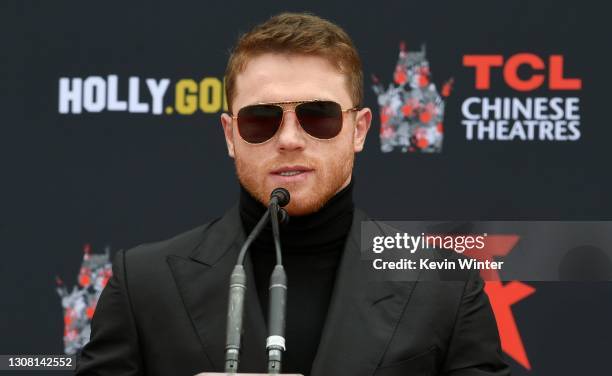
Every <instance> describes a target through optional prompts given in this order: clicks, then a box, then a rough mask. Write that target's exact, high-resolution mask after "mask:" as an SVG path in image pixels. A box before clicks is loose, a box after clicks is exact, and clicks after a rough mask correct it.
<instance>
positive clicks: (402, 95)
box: [372, 42, 453, 153]
mask: <svg viewBox="0 0 612 376" xmlns="http://www.w3.org/2000/svg"><path fill="white" fill-rule="evenodd" d="M372 79H373V82H374V84H373V85H372V89H373V90H374V92H375V93H376V95H377V96H378V105H379V107H380V147H381V150H382V151H383V152H385V153H388V152H391V151H394V150H400V151H401V152H414V153H418V152H422V153H439V152H441V151H442V141H443V139H444V126H443V119H444V100H443V98H446V97H448V96H449V95H450V92H451V88H452V84H453V80H452V79H450V80H448V81H447V82H446V83H445V84H444V85H443V86H442V91H441V93H439V92H438V90H437V89H436V85H435V84H434V83H433V82H432V80H431V71H430V69H429V62H428V61H427V59H426V54H425V46H424V45H423V46H421V50H420V51H407V50H406V46H405V44H404V42H401V43H400V52H399V59H398V61H397V65H396V66H395V72H394V73H393V82H392V83H390V84H389V86H388V88H387V90H385V89H384V87H383V85H382V83H381V82H380V80H379V79H378V77H376V76H372Z"/></svg>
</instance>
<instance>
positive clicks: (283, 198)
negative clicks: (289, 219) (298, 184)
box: [270, 187, 291, 207]
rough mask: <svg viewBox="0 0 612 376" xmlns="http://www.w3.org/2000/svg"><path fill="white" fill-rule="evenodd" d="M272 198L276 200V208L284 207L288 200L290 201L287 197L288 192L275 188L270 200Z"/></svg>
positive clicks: (288, 196) (289, 197)
mask: <svg viewBox="0 0 612 376" xmlns="http://www.w3.org/2000/svg"><path fill="white" fill-rule="evenodd" d="M272 197H276V198H277V200H278V206H281V207H283V206H286V205H287V204H288V203H289V200H290V199H291V196H290V195H289V191H288V190H286V189H285V188H280V187H279V188H276V189H274V190H273V191H272V194H270V198H272Z"/></svg>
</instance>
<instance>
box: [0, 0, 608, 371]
mask: <svg viewBox="0 0 612 376" xmlns="http://www.w3.org/2000/svg"><path fill="white" fill-rule="evenodd" d="M1 9H2V11H1V14H2V16H1V22H0V24H1V25H2V26H0V28H1V29H0V30H1V31H2V32H1V35H2V36H1V38H2V42H3V43H2V48H1V49H0V51H1V52H0V54H1V62H0V66H1V67H2V86H1V89H2V96H1V98H2V99H1V100H0V103H1V106H2V115H1V116H2V117H1V119H2V124H1V126H0V157H1V158H0V166H1V170H0V179H1V180H0V252H2V253H1V254H2V258H1V260H2V261H1V264H0V278H1V280H0V282H1V283H0V289H1V290H0V291H1V294H0V307H1V309H0V354H28V353H29V354H32V353H40V354H43V353H49V354H51V353H55V354H60V353H62V352H63V350H64V349H63V343H62V330H63V319H62V315H63V313H62V307H61V303H60V298H59V296H58V295H57V293H56V291H55V277H56V276H61V277H62V278H63V280H64V282H65V283H66V285H68V286H72V285H74V284H75V283H76V282H77V281H76V277H75V276H76V274H77V273H78V271H79V267H80V264H81V261H82V249H83V246H84V244H91V246H92V248H93V252H94V253H100V252H102V250H103V249H104V247H106V246H109V247H110V249H111V251H112V252H113V253H114V252H115V251H117V250H119V249H127V248H130V247H132V246H134V245H137V244H139V243H142V242H150V241H155V240H160V239H164V238H167V237H170V236H172V235H174V234H177V233H179V232H182V231H184V230H186V229H189V228H192V227H195V226H196V225H198V224H201V223H204V222H205V221H208V220H210V219H212V218H214V217H216V216H219V215H221V214H222V213H223V212H224V211H225V209H227V208H228V207H229V206H230V205H231V204H232V203H233V202H234V201H235V200H236V198H237V193H238V189H237V184H236V178H235V175H234V171H233V164H232V161H231V159H229V158H228V157H227V154H226V148H225V144H224V142H223V135H222V131H221V127H220V124H219V114H220V112H214V113H212V114H206V113H203V112H202V111H196V112H195V113H194V114H192V115H181V114H177V113H176V112H175V113H173V114H161V115H154V114H151V113H129V112H112V111H107V110H104V111H102V112H100V113H89V112H87V111H83V112H82V113H80V114H63V113H60V112H59V110H58V103H59V101H60V98H59V96H60V94H59V79H60V78H61V77H68V78H75V77H77V78H83V79H85V78H87V77H90V76H100V77H102V78H103V79H107V77H108V76H109V75H116V76H117V77H118V80H119V97H120V98H121V99H126V98H127V96H128V92H127V90H128V84H127V81H128V78H129V77H131V76H134V77H139V78H140V81H141V83H140V85H141V86H140V89H141V98H142V100H143V101H150V98H148V97H147V91H146V86H145V84H144V80H145V79H146V78H155V79H158V80H159V79H161V78H168V79H169V80H170V86H169V88H168V93H167V96H166V97H165V99H164V108H165V107H166V106H168V105H170V106H171V105H172V104H173V103H174V102H173V101H174V99H173V97H174V88H175V86H174V85H175V84H176V83H177V82H178V81H179V80H181V79H193V80H195V81H196V82H200V80H201V79H202V78H204V77H216V78H218V79H222V76H223V71H224V68H225V63H226V59H227V56H228V49H229V48H230V47H231V46H232V44H233V42H234V41H235V40H236V38H237V36H238V34H239V33H240V32H243V31H246V30H247V29H248V28H249V27H250V26H253V25H254V24H256V23H258V22H261V21H263V20H265V19H266V18H268V17H269V16H271V15H273V14H275V13H278V12H280V11H287V10H288V11H302V10H307V11H311V12H314V13H315V14H317V15H320V16H323V17H326V18H329V19H331V20H332V21H334V22H337V23H338V24H340V25H341V26H342V27H344V28H345V29H346V30H347V31H348V33H349V34H350V35H351V36H352V38H353V39H354V42H355V44H356V45H357V47H358V49H359V51H360V54H361V56H362V59H363V64H364V74H365V78H366V82H365V83H366V87H365V93H366V98H365V104H366V105H368V106H370V107H371V108H372V109H373V111H374V115H375V117H374V123H373V126H372V129H371V132H370V135H369V137H368V140H367V143H366V148H365V151H364V152H363V153H362V154H360V155H359V156H358V158H357V163H356V168H355V174H354V176H355V180H356V190H355V200H356V202H357V203H358V205H359V206H360V207H362V208H363V209H365V210H366V211H367V212H368V213H369V214H370V215H371V216H373V217H376V218H382V219H397V220H402V219H405V220H415V219H505V220H509V219H530V220H537V219H551V220H557V219H558V220H587V219H588V220H609V219H610V217H611V213H612V200H610V198H609V192H610V189H611V188H612V181H611V177H610V168H609V157H608V150H609V149H608V148H609V145H610V138H611V137H612V130H611V129H610V127H609V121H608V116H607V110H608V108H609V105H607V103H606V102H607V98H608V95H609V92H610V79H609V73H608V72H609V71H608V69H607V68H608V65H607V64H608V61H609V55H610V53H609V47H610V27H609V20H607V19H606V18H607V16H606V12H605V9H599V8H598V5H597V2H595V1H580V2H578V1H575V0H574V1H565V0H564V1H537V2H535V1H506V2H499V1H498V2H492V1H474V2H457V1H444V2H416V1H397V2H389V1H368V2H359V3H355V2H342V3H340V2H338V3H331V2H325V1H309V2H302V3H293V2H291V3H290V2H264V1H258V2H248V3H247V2H245V3H242V4H241V3H239V2H232V1H224V2H208V1H207V2H196V1H192V2H170V1H151V2H147V3H139V4H132V3H126V2H116V3H115V2H97V3H95V2H94V3H92V2H76V1H75V2H72V1H63V2H22V1H15V2H9V3H6V2H5V3H3V5H2V6H1ZM400 41H405V42H406V44H407V46H408V50H417V49H418V48H420V46H421V44H426V46H427V60H428V61H429V63H430V67H431V71H432V79H433V81H434V82H435V83H436V84H437V85H438V87H439V86H441V85H442V83H443V82H444V81H445V80H446V79H447V78H450V77H453V78H454V88H453V92H452V94H451V95H450V97H448V98H447V99H446V113H445V117H444V130H445V133H444V148H443V150H442V152H441V153H433V154H418V153H401V152H392V153H383V152H381V150H380V140H379V137H378V132H379V126H380V121H379V108H378V105H377V98H376V96H375V94H374V92H373V91H372V90H371V88H370V86H371V85H372V80H371V79H370V76H371V75H372V74H376V75H377V76H378V77H380V78H381V80H382V81H383V83H384V84H385V86H386V85H387V83H389V82H391V80H392V73H393V69H394V67H395V64H396V62H397V54H398V46H399V43H400ZM517 53H532V54H535V55H537V56H540V57H542V58H543V59H544V60H545V61H546V59H547V58H548V56H550V55H553V54H559V55H563V56H564V59H565V60H564V62H565V63H564V69H565V76H566V77H576V78H580V79H581V80H582V90H580V91H573V92H572V91H562V92H555V91H551V90H550V89H548V88H547V87H546V85H544V86H543V87H542V88H540V89H537V90H535V91H534V92H530V93H522V92H520V93H519V92H517V91H515V90H513V89H512V88H510V87H508V86H507V85H506V84H505V83H504V81H503V79H502V75H501V74H500V70H499V69H497V70H494V71H493V73H492V75H491V90H489V91H486V92H481V91H479V90H476V89H475V86H474V69H473V68H469V67H465V66H463V64H462V58H463V56H464V55H470V54H476V55H484V54H497V55H503V56H504V58H508V57H510V56H512V55H514V54H517ZM519 75H523V77H526V76H528V75H529V69H527V71H525V70H523V71H519ZM473 96H476V97H485V96H488V97H494V96H499V97H506V96H507V97H520V98H525V97H530V96H531V97H534V96H543V97H552V96H561V97H569V96H572V97H579V98H580V110H579V113H580V116H581V119H580V131H581V137H580V139H579V140H577V141H573V142H569V141H518V140H515V141H477V140H467V139H466V136H465V127H464V126H463V125H462V124H461V121H462V120H463V115H462V113H461V104H462V102H463V100H465V99H466V98H468V97H473ZM526 283H528V284H529V285H530V286H532V287H534V288H535V289H536V291H535V293H534V294H532V295H530V296H529V297H527V298H525V299H524V300H522V301H520V302H518V303H517V304H515V305H513V306H512V311H513V313H514V317H515V319H516V324H517V327H518V329H519V331H520V335H521V337H522V340H523V344H524V348H525V351H526V354H527V356H528V358H529V363H530V368H531V369H530V370H528V369H527V368H526V367H524V365H521V364H519V363H518V362H517V361H516V360H515V359H512V358H511V357H508V360H509V362H510V363H511V364H512V367H513V372H514V374H515V375H528V374H534V375H574V374H585V375H603V374H608V373H609V372H610V369H611V367H610V364H609V354H610V348H611V340H612V323H611V322H610V317H612V285H610V283H553V282H547V283H544V282H539V283H536V282H526ZM57 374H59V373H57Z"/></svg>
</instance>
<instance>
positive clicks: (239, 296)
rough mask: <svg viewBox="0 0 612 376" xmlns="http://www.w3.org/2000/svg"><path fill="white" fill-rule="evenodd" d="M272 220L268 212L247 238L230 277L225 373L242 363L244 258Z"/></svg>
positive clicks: (244, 292) (244, 285) (245, 284)
mask: <svg viewBox="0 0 612 376" xmlns="http://www.w3.org/2000/svg"><path fill="white" fill-rule="evenodd" d="M269 219H270V210H269V209H268V210H266V212H265V213H264V215H263V216H262V217H261V219H260V220H259V222H257V225H255V228H253V231H251V233H250V234H249V236H248V237H247V238H246V240H245V242H244V244H243V245H242V248H241V249H240V253H239V254H238V260H237V261H236V266H234V270H232V274H231V276H230V288H229V303H228V307H227V328H226V341H225V372H226V373H235V372H236V371H238V364H239V362H240V345H241V343H242V319H243V317H244V297H245V294H246V288H247V280H246V272H245V271H244V258H245V256H246V252H247V250H248V249H249V246H250V245H251V243H252V242H253V240H255V238H256V237H257V235H259V233H261V230H263V228H264V227H265V226H266V223H267V222H268V220H269Z"/></svg>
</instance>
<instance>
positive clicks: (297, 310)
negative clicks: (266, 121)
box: [240, 182, 353, 375]
mask: <svg viewBox="0 0 612 376" xmlns="http://www.w3.org/2000/svg"><path fill="white" fill-rule="evenodd" d="M352 191H353V183H352V182H351V183H350V184H349V185H348V186H347V187H345V188H344V189H342V190H341V191H340V192H338V193H337V194H336V195H335V196H334V197H332V198H331V199H330V200H329V201H328V202H327V204H325V206H323V208H321V209H320V210H319V211H317V212H316V213H313V214H309V215H306V216H299V217H291V218H290V220H289V223H288V224H285V225H282V226H281V229H280V234H281V247H282V251H283V265H284V267H285V271H286V272H287V280H288V284H287V286H288V289H287V323H286V337H285V338H286V341H287V351H286V352H285V354H284V359H283V370H282V371H283V372H290V373H302V374H304V375H309V374H310V369H311V367H312V363H313V361H314V358H315V355H316V353H317V348H318V346H319V342H320V340H321V334H322V331H323V325H324V323H325V318H326V316H327V310H328V307H329V303H330V298H331V295H332V290H333V287H334V281H335V277H336V271H337V268H338V265H339V264H340V258H341V256H342V252H343V250H344V244H345V242H346V238H347V235H348V232H349V230H350V228H351V223H352V220H353V198H352ZM265 210H266V208H265V207H264V206H263V205H262V204H261V203H260V202H259V201H257V200H256V199H255V198H253V197H252V196H251V195H250V194H249V193H248V191H246V190H245V189H244V188H243V187H242V186H241V193H240V217H241V219H242V224H243V227H244V230H245V233H246V234H249V233H250V232H251V230H252V229H253V228H254V227H255V224H256V223H257V221H259V219H260V218H261V216H262V214H263V213H264V211H265ZM249 253H250V257H251V261H252V263H253V271H254V274H255V285H256V288H257V295H258V296H259V302H260V306H261V308H262V311H263V315H264V318H265V319H266V320H267V317H268V284H269V280H270V274H271V273H272V269H273V268H274V265H275V263H276V258H275V253H274V242H273V238H272V229H271V226H270V225H268V227H267V228H266V229H264V231H263V232H262V233H261V235H260V236H259V237H258V238H257V239H256V240H255V241H254V242H253V244H252V245H251V248H250V250H249Z"/></svg>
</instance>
